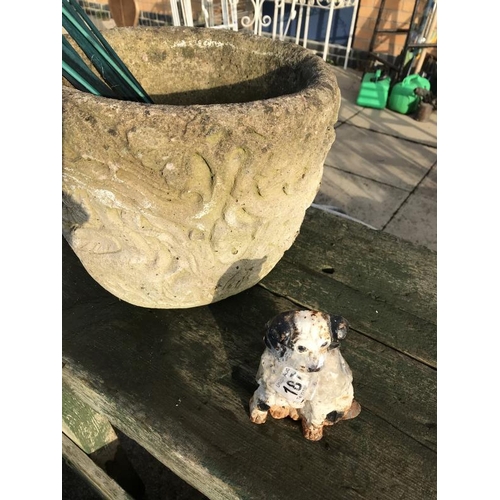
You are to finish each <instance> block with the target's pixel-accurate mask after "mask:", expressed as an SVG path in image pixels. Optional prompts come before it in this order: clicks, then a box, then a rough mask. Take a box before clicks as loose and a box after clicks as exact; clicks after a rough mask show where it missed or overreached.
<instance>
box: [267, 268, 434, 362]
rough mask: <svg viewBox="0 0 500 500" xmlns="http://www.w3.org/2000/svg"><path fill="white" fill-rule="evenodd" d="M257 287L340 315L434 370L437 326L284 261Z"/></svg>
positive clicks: (313, 307) (367, 333) (365, 332)
mask: <svg viewBox="0 0 500 500" xmlns="http://www.w3.org/2000/svg"><path fill="white" fill-rule="evenodd" d="M260 285H261V286H263V287H264V288H266V289H267V290H269V291H271V292H273V293H276V294H278V295H281V296H283V297H286V298H288V299H290V300H292V301H294V302H296V303H299V304H301V305H303V306H304V307H307V308H309V309H318V310H320V311H325V312H330V313H334V314H342V315H343V316H344V317H346V318H348V319H349V322H350V325H351V327H352V328H354V329H355V330H357V331H358V332H361V333H364V334H365V335H367V336H369V337H371V338H373V339H376V340H378V341H379V342H382V343H383V344H385V345H387V346H390V347H392V348H394V349H397V350H398V351H400V352H402V353H405V354H407V355H409V356H411V357H413V358H415V359H417V360H419V361H422V362H424V363H426V364H428V365H429V366H432V367H434V368H435V367H436V364H437V332H436V325H435V324H433V323H430V322H428V321H425V320H423V319H421V318H419V317H418V316H415V315H413V314H411V313H408V312H406V311H403V310H402V309H399V308H397V307H395V306H393V305H391V304H389V303H384V302H380V301H378V300H375V299H373V298H371V297H370V296H369V295H366V294H365V293H363V292H360V291H359V290H355V289H353V288H351V287H349V286H347V285H344V284H343V283H340V282H338V281H335V280H332V279H331V278H330V277H329V276H326V275H325V274H321V273H317V272H314V271H311V270H310V269H307V267H303V266H301V265H299V264H290V262H287V261H286V260H285V259H282V260H281V261H280V262H279V263H278V264H277V265H276V267H275V268H274V269H273V270H272V271H271V273H270V274H268V275H267V276H266V277H265V278H264V279H263V280H262V281H261V282H260Z"/></svg>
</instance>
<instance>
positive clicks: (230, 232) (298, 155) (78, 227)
mask: <svg viewBox="0 0 500 500" xmlns="http://www.w3.org/2000/svg"><path fill="white" fill-rule="evenodd" d="M103 34H104V35H105V36H106V38H107V39H108V41H109V43H110V44H111V46H112V47H113V48H114V49H115V50H116V52H117V53H118V55H119V56H120V57H121V58H122V59H123V61H124V62H125V64H126V65H127V66H128V67H129V68H130V70H131V71H132V73H133V74H134V75H135V76H136V77H137V78H138V80H139V81H140V82H141V84H142V86H143V87H144V88H145V90H146V91H147V92H148V94H149V95H150V96H151V97H152V98H153V101H154V102H155V104H153V105H151V104H142V103H135V102H129V101H119V100H115V99H108V98H102V97H97V96H94V95H91V94H86V93H83V92H80V91H78V90H76V89H73V88H71V87H69V86H63V234H64V237H65V238H66V240H67V241H68V242H69V244H70V245H71V247H72V248H73V250H74V251H75V253H76V254H77V256H78V257H79V259H80V260H81V262H82V263H83V265H84V266H85V268H86V269H87V271H88V272H89V273H90V274H91V275H92V276H93V278H94V279H95V280H96V281H97V282H99V283H100V284H101V285H102V286H103V287H104V288H106V289H107V290H108V291H110V292H111V293H113V294H114V295H116V296H118V297H119V298H121V299H122V300H125V301H127V302H130V303H132V304H135V305H139V306H143V307H151V308H183V307H194V306H199V305H203V304H207V303H211V302H215V301H218V300H221V299H223V298H225V297H228V296H230V295H233V294H235V293H238V292H240V291H242V290H245V289H247V288H249V287H251V286H253V285H255V284H256V283H258V282H259V281H260V280H261V279H262V278H263V277H264V276H265V275H266V274H267V273H269V272H270V271H271V269H272V268H273V267H274V266H275V265H276V263H277V262H278V261H279V259H281V257H282V256H283V253H284V252H285V251H286V250H287V249H288V248H289V247H290V246H291V244H292V243H293V241H294V240H295V238H296V236H297V234H298V231H299V229H300V225H301V223H302V221H303V218H304V214H305V210H306V209H307V208H308V207H309V206H310V204H311V203H312V201H313V199H314V197H315V195H316V193H317V191H318V189H319V185H320V181H321V177H322V173H323V162H324V159H325V157H326V154H327V153H328V151H329V149H330V146H331V144H332V143H333V141H334V137H335V132H334V128H333V125H334V123H335V121H336V119H337V115H338V109H339V104H340V92H339V89H338V86H337V82H336V78H335V74H334V70H333V68H332V67H330V66H329V65H328V64H326V63H324V62H323V61H322V60H321V59H320V58H319V57H317V56H316V55H314V54H312V53H310V52H309V51H307V50H305V49H303V48H301V47H299V46H296V45H292V44H288V43H284V42H277V41H272V40H269V39H265V38H262V37H257V36H253V35H246V34H243V33H235V32H232V31H227V30H211V29H205V28H201V29H196V28H169V29H167V28H117V29H113V30H109V31H106V32H104V33H103Z"/></svg>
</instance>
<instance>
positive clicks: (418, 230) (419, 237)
mask: <svg viewBox="0 0 500 500" xmlns="http://www.w3.org/2000/svg"><path fill="white" fill-rule="evenodd" d="M384 231H385V232H387V233H390V234H393V235H394V236H398V237H400V238H403V239H404V240H407V241H411V242H413V243H415V244H416V245H423V246H426V247H427V248H430V249H431V250H434V251H437V203H436V201H435V200H432V199H431V198H428V197H427V196H423V195H422V194H419V193H417V192H415V193H414V194H412V195H411V196H410V197H409V198H408V199H407V200H406V202H405V203H404V204H403V206H402V207H401V208H400V209H399V210H398V212H397V213H396V215H395V216H394V218H393V219H392V220H391V221H390V222H389V224H387V227H386V228H385V229H384Z"/></svg>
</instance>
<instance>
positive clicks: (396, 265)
mask: <svg viewBox="0 0 500 500" xmlns="http://www.w3.org/2000/svg"><path fill="white" fill-rule="evenodd" d="M63 260H64V263H63V266H64V267H63V307H64V310H63V382H64V394H65V395H66V396H65V397H66V401H68V397H69V400H70V402H69V403H68V402H67V405H66V406H67V407H66V417H65V418H66V420H65V422H66V424H65V427H64V428H65V429H68V422H69V427H72V428H73V430H74V429H75V428H76V429H78V428H80V431H82V429H83V432H82V434H85V429H86V428H87V429H88V425H87V427H86V426H85V418H84V417H82V421H81V422H78V418H79V417H78V412H79V411H78V409H75V408H76V407H77V406H78V404H76V403H74V404H72V403H71V398H74V401H80V402H81V404H82V405H83V406H86V407H87V409H89V408H90V411H91V412H95V415H93V416H91V417H90V422H91V425H90V427H92V426H94V427H95V428H97V427H99V426H98V425H97V424H96V423H95V422H96V421H97V420H98V419H99V418H102V419H103V422H107V421H108V420H109V422H110V423H111V424H112V426H114V427H116V428H117V429H119V430H120V431H121V432H123V433H124V434H126V435H127V436H129V437H130V438H132V439H133V440H135V441H136V442H137V443H139V444H140V445H141V446H142V447H144V448H145V449H146V450H148V451H149V452H150V453H151V454H152V455H153V456H154V457H156V458H157V459H158V460H159V461H160V462H162V463H163V464H164V465H165V466H167V467H168V468H170V469H171V470H172V471H173V472H174V473H175V474H177V475H178V476H179V477H181V478H182V479H184V480H185V481H186V482H188V483H189V484H191V485H192V486H193V487H195V488H196V489H197V490H199V491H200V492H202V493H203V494H204V495H206V496H207V497H209V498H214V499H219V498H224V499H226V498H227V499H266V500H271V499H280V500H281V499H286V500H293V499H300V500H304V499H307V500H312V499H334V500H336V499H339V500H349V499H353V500H360V499H363V498H364V499H370V500H374V499H381V500H390V499H402V498H404V499H405V500H412V499H423V500H430V499H432V498H434V497H435V496H436V253H435V252H432V251H430V250H427V249H426V248H424V247H417V246H414V245H412V244H410V243H407V242H405V241H402V240H399V239H396V238H394V237H392V236H391V235H388V234H385V233H382V232H379V231H374V230H372V229H369V228H367V227H364V226H363V225H361V224H357V223H355V222H351V221H348V220H345V219H342V218H340V217H337V216H334V215H331V214H327V213H324V212H322V211H319V210H317V209H313V208H311V209H309V210H308V212H307V215H306V219H305V221H304V223H303V225H302V228H301V232H300V235H299V236H298V238H297V240H296V242H295V243H294V244H293V246H292V248H291V249H290V250H288V251H287V252H286V253H285V255H284V257H283V259H282V260H281V261H280V262H279V263H278V265H277V266H276V267H275V268H274V270H273V271H272V272H271V273H270V274H269V275H268V276H267V277H265V278H264V279H263V280H262V282H261V283H260V284H259V285H257V286H255V287H253V288H251V289H249V290H247V291H245V292H243V293H240V294H238V295H236V296H233V297H230V298H228V299H226V300H224V301H221V302H218V303H215V304H212V305H208V306H204V307H197V308H192V309H183V310H159V309H145V308H140V307H135V306H132V305H130V304H128V303H126V302H123V301H121V300H119V299H117V298H116V297H114V296H113V295H111V294H109V293H108V292H106V291H105V290H104V289H102V288H101V287H100V286H99V285H98V284H97V283H96V282H95V281H94V280H93V279H92V278H91V277H90V276H89V275H88V274H87V273H86V271H85V270H84V268H83V267H82V266H81V264H80V262H79V260H78V259H77V257H76V256H75V255H74V254H73V252H72V250H71V249H70V248H69V246H68V245H67V244H66V243H65V242H64V243H63ZM295 308H309V309H319V310H321V311H325V312H329V313H334V314H342V315H343V316H345V317H346V318H347V319H348V320H349V322H350V324H351V329H350V333H349V335H348V337H347V339H346V340H345V341H344V343H343V344H342V353H343V355H344V357H345V358H346V360H347V362H348V363H349V365H350V366H351V368H352V371H353V375H354V391H355V397H356V399H357V400H358V401H359V402H360V404H361V406H362V412H361V414H360V415H359V416H358V417H357V418H355V419H354V420H349V421H345V422H340V423H339V424H338V425H335V426H333V427H327V428H326V429H325V436H324V437H323V439H322V440H321V441H318V442H311V441H307V440H305V439H304V438H303V437H302V433H301V428H300V424H299V423H298V422H294V421H292V420H290V419H284V420H273V419H272V418H269V419H268V421H267V422H266V423H265V424H263V425H255V424H252V423H251V422H250V420H249V414H248V401H249V399H250V397H251V396H252V394H253V391H254V390H255V388H256V383H255V374H256V371H257V368H258V364H259V360H260V356H261V354H262V352H263V350H264V344H263V341H262V335H261V332H262V327H263V325H264V323H265V322H266V321H267V320H268V319H270V318H271V317H272V316H274V315H275V314H277V313H279V312H282V311H285V310H289V309H295ZM68 394H69V396H68ZM68 414H71V415H72V416H71V418H69V420H68ZM96 416H97V417H96ZM96 419H97V420H96ZM87 421H89V420H88V417H87ZM71 432H72V431H71V429H69V430H66V433H67V434H71ZM75 433H76V434H78V432H76V431H75ZM69 437H71V436H69ZM65 439H66V438H65ZM113 439H114V438H113ZM73 440H74V441H76V442H78V436H73ZM98 441H99V440H97V441H96V443H97V444H96V443H94V446H90V448H88V449H87V453H86V454H84V456H83V458H82V457H81V458H82V459H83V460H84V461H85V459H87V455H91V456H92V453H94V452H95V451H96V450H95V449H97V448H99V447H100V446H101V445H103V444H105V442H106V440H105V439H104V440H101V441H102V442H101V443H100V444H99V442H98ZM71 443H73V441H65V445H66V447H68V446H70V445H71ZM93 448H95V449H93ZM77 451H79V450H77ZM97 451H98V450H97ZM68 454H69V452H67V453H66V457H68ZM70 461H71V459H70ZM76 461H77V460H76V459H73V461H72V462H73V463H74V462H76ZM89 463H90V464H91V466H90V468H92V465H93V463H94V462H91V461H90V460H89ZM98 470H100V469H98ZM87 475H89V474H87ZM90 475H91V474H90ZM97 482H99V481H97ZM112 486H113V485H112ZM115 486H117V487H118V485H114V486H113V487H115ZM113 491H114V493H103V495H104V496H105V497H106V498H122V497H121V496H119V494H118V493H116V490H113ZM123 495H124V496H123V498H130V497H129V496H128V494H126V493H125V492H123Z"/></svg>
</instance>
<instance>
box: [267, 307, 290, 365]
mask: <svg viewBox="0 0 500 500" xmlns="http://www.w3.org/2000/svg"><path fill="white" fill-rule="evenodd" d="M296 314H297V311H287V312H284V313H281V314H278V315H277V316H275V317H274V318H272V319H271V320H269V321H268V322H267V323H266V326H265V327H264V328H265V332H264V342H265V344H266V346H267V347H268V349H270V350H271V351H272V352H273V353H274V355H275V356H277V357H278V358H281V357H283V356H284V354H285V352H286V351H287V349H288V348H291V347H293V346H292V334H293V332H294V331H295V329H296V327H295V322H294V318H295V315H296Z"/></svg>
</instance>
